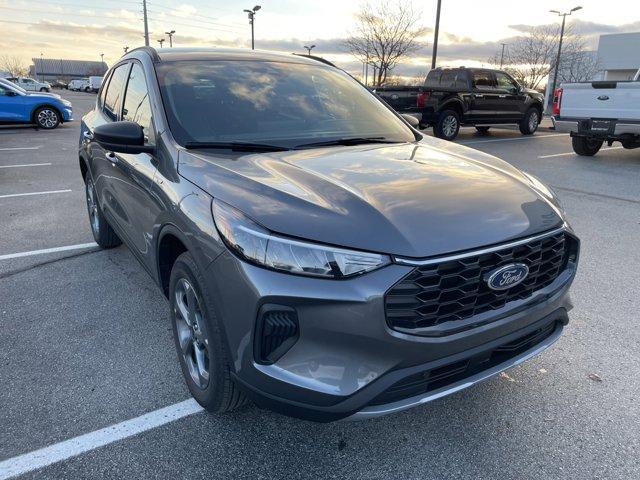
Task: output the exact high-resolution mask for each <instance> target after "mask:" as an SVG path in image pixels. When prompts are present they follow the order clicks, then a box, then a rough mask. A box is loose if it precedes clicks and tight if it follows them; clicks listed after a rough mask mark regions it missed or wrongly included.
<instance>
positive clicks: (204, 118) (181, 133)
mask: <svg viewBox="0 0 640 480" xmlns="http://www.w3.org/2000/svg"><path fill="white" fill-rule="evenodd" d="M156 71H157V74H158V81H159V84H160V90H161V93H162V98H163V102H164V105H165V109H166V111H167V116H168V120H169V126H170V128H171V132H172V133H173V136H174V137H175V139H176V140H177V141H178V143H180V144H181V145H186V144H193V143H200V142H203V143H207V142H209V143H214V142H232V141H233V142H253V143H268V144H270V145H280V146H285V147H295V146H297V145H301V144H307V143H312V142H319V141H331V140H336V139H344V138H355V137H360V138H369V137H371V138H376V139H379V140H380V139H382V140H387V141H391V142H413V141H415V140H416V137H415V136H414V134H413V132H412V130H411V129H410V128H409V127H407V126H406V125H405V124H404V123H403V122H402V121H401V120H400V119H398V118H397V117H396V116H395V114H394V113H393V112H391V111H390V110H389V109H388V108H386V107H385V106H384V105H383V104H382V103H381V102H380V101H379V100H378V99H376V98H375V96H374V95H372V94H371V93H369V92H368V91H367V90H366V89H365V88H364V87H363V86H362V85H360V84H359V83H358V82H356V81H355V80H353V79H352V78H351V77H349V75H347V74H346V73H344V72H342V71H340V70H338V69H336V68H333V67H328V66H325V65H321V64H318V65H307V64H300V63H286V62H282V63H279V62H266V61H242V60H229V61H227V60H221V61H202V60H200V61H194V60H190V61H179V62H167V63H162V64H160V65H158V66H157V70H156Z"/></svg>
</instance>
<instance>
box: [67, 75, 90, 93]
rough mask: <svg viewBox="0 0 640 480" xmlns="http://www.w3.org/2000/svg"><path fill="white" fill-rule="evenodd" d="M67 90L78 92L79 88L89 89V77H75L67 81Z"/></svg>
mask: <svg viewBox="0 0 640 480" xmlns="http://www.w3.org/2000/svg"><path fill="white" fill-rule="evenodd" d="M67 89H68V90H73V91H74V92H79V91H80V90H84V91H87V92H88V91H89V79H88V78H76V79H74V80H71V81H70V82H69V85H68V86H67Z"/></svg>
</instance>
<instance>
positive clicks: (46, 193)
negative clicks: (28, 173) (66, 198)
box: [0, 190, 71, 198]
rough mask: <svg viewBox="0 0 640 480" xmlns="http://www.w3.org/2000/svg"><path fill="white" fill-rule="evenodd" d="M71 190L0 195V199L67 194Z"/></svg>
mask: <svg viewBox="0 0 640 480" xmlns="http://www.w3.org/2000/svg"><path fill="white" fill-rule="evenodd" d="M70 191H71V190H49V191H47V192H30V193H12V194H10V195H0V198H11V197H28V196H30V195H49V194H52V193H69V192H70Z"/></svg>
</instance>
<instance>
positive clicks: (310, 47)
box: [304, 45, 316, 56]
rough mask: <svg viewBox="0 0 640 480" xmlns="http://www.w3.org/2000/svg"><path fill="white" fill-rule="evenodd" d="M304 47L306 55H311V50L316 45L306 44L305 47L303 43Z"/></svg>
mask: <svg viewBox="0 0 640 480" xmlns="http://www.w3.org/2000/svg"><path fill="white" fill-rule="evenodd" d="M304 48H306V49H307V55H308V56H311V50H313V49H314V48H316V46H315V45H311V46H308V47H307V46H306V45H305V46H304Z"/></svg>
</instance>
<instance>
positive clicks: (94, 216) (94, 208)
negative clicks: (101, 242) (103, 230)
mask: <svg viewBox="0 0 640 480" xmlns="http://www.w3.org/2000/svg"><path fill="white" fill-rule="evenodd" d="M86 189H87V210H89V222H90V223H91V230H93V233H94V235H96V236H97V235H99V234H100V218H99V217H98V202H97V201H96V193H95V189H94V188H93V181H92V180H91V179H90V178H89V179H88V180H87V186H86Z"/></svg>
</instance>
